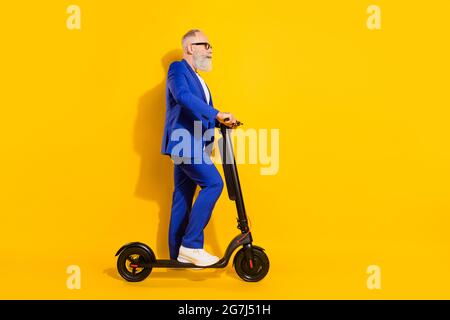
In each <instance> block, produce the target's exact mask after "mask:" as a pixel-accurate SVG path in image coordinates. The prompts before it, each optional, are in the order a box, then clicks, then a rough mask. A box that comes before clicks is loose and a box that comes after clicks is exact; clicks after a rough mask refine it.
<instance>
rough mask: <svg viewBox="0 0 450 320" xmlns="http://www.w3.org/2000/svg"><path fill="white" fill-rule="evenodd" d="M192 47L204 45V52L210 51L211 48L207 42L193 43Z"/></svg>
mask: <svg viewBox="0 0 450 320" xmlns="http://www.w3.org/2000/svg"><path fill="white" fill-rule="evenodd" d="M191 44H192V45H204V46H205V49H206V50H209V49H212V46H211V45H210V44H209V43H208V42H195V43H191Z"/></svg>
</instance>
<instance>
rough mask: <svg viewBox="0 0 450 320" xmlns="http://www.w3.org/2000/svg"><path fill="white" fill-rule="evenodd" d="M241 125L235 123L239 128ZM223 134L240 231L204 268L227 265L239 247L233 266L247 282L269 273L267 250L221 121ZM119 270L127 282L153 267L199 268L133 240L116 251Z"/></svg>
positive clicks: (144, 275) (141, 277)
mask: <svg viewBox="0 0 450 320" xmlns="http://www.w3.org/2000/svg"><path fill="white" fill-rule="evenodd" d="M239 125H242V123H241V122H239V121H238V122H237V123H236V127H237V126H239ZM220 131H221V134H222V137H221V138H220V140H219V141H218V145H219V149H220V154H221V157H222V166H223V171H224V176H225V182H226V185H227V191H228V197H229V198H230V200H232V201H235V202H236V209H237V214H238V218H237V222H238V224H237V228H238V229H239V230H240V233H239V234H238V235H237V236H235V237H234V239H233V240H231V242H230V244H229V245H228V247H227V249H226V251H225V255H224V256H223V258H221V259H220V260H219V261H218V262H216V263H215V264H213V265H209V266H202V267H201V268H202V269H203V268H205V269H206V268H225V267H226V266H227V265H228V262H229V260H230V258H231V256H232V254H233V252H234V251H235V250H236V249H237V248H239V247H241V248H240V250H239V251H238V252H237V253H236V254H235V256H234V259H233V266H234V269H235V270H236V273H237V274H238V275H239V277H240V278H241V279H243V280H244V281H247V282H257V281H260V280H262V279H263V278H264V277H265V276H266V275H267V273H268V272H269V258H268V257H267V255H266V253H265V252H264V249H263V248H261V247H258V246H256V245H254V244H253V239H252V234H251V232H250V227H249V225H248V221H247V214H246V212H245V206H244V199H243V197H242V190H241V185H240V182H239V175H238V171H237V167H236V162H235V157H234V151H233V145H232V142H231V137H230V131H231V129H227V126H225V125H224V124H220ZM116 256H119V257H118V258H117V270H118V271H119V274H120V275H121V276H122V278H124V279H125V280H127V281H130V282H138V281H142V280H144V279H145V278H147V277H148V275H149V274H150V273H151V272H152V269H153V268H183V269H190V268H192V269H199V266H197V265H195V264H193V263H184V262H179V261H178V260H176V259H156V256H155V254H154V253H153V250H152V249H151V248H150V247H149V246H147V245H146V244H144V243H142V242H130V243H128V244H125V245H124V246H122V247H121V248H120V249H119V251H117V253H116Z"/></svg>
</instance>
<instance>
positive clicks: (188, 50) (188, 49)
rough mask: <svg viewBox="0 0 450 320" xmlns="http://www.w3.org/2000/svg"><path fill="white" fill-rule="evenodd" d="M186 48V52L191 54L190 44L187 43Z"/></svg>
mask: <svg viewBox="0 0 450 320" xmlns="http://www.w3.org/2000/svg"><path fill="white" fill-rule="evenodd" d="M186 49H187V53H188V54H193V52H192V46H191V45H190V44H188V45H187V47H186Z"/></svg>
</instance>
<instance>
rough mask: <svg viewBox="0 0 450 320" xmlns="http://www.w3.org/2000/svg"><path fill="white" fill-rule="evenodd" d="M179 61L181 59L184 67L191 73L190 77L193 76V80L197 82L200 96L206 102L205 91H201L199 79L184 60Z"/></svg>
mask: <svg viewBox="0 0 450 320" xmlns="http://www.w3.org/2000/svg"><path fill="white" fill-rule="evenodd" d="M181 61H183V63H184V65H185V66H186V68H187V69H188V70H189V72H190V73H191V77H192V78H194V82H195V83H196V84H197V88H198V89H199V90H200V92H201V94H202V97H203V100H204V101H205V102H206V96H205V92H204V91H203V87H202V84H201V83H200V80H199V79H198V77H197V75H196V74H195V71H194V70H193V69H192V68H191V66H190V65H189V63H187V61H186V60H184V59H182V60H181ZM208 90H209V89H208ZM210 95H211V93H210Z"/></svg>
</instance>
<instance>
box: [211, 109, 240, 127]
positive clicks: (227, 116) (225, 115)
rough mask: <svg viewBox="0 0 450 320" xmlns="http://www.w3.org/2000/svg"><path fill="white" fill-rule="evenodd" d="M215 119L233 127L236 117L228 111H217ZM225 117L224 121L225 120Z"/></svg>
mask: <svg viewBox="0 0 450 320" xmlns="http://www.w3.org/2000/svg"><path fill="white" fill-rule="evenodd" d="M216 119H217V121H219V122H220V123H223V124H224V125H226V126H227V127H229V128H234V127H236V125H237V120H236V118H235V117H234V116H233V114H232V113H229V112H219V113H218V114H217V116H216ZM225 119H226V121H225Z"/></svg>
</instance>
